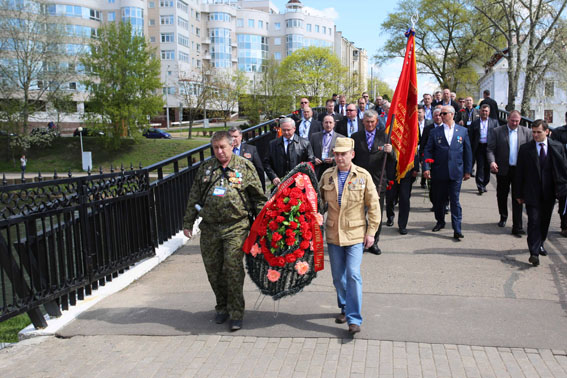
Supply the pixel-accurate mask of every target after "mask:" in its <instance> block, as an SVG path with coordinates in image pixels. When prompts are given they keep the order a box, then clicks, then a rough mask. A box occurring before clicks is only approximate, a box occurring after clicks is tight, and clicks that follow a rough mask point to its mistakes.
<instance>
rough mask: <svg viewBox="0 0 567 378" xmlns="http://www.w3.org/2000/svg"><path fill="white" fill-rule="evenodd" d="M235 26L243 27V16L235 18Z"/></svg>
mask: <svg viewBox="0 0 567 378" xmlns="http://www.w3.org/2000/svg"><path fill="white" fill-rule="evenodd" d="M236 27H237V28H243V27H244V19H243V18H237V19H236Z"/></svg>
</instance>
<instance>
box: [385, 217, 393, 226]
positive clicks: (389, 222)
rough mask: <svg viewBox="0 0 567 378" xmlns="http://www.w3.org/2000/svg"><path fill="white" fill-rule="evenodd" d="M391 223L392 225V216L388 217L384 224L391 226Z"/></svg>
mask: <svg viewBox="0 0 567 378" xmlns="http://www.w3.org/2000/svg"><path fill="white" fill-rule="evenodd" d="M393 225H394V217H388V220H387V221H386V226H388V227H392V226H393Z"/></svg>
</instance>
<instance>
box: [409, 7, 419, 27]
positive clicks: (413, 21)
mask: <svg viewBox="0 0 567 378" xmlns="http://www.w3.org/2000/svg"><path fill="white" fill-rule="evenodd" d="M410 20H411V28H412V29H413V30H414V31H415V24H417V21H419V13H417V11H415V13H414V14H413V15H412V16H411V19H410Z"/></svg>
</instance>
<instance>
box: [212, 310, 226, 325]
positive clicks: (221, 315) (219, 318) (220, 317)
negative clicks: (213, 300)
mask: <svg viewBox="0 0 567 378" xmlns="http://www.w3.org/2000/svg"><path fill="white" fill-rule="evenodd" d="M226 319H228V313H226V312H217V313H216V315H215V323H217V324H222V323H224V322H226Z"/></svg>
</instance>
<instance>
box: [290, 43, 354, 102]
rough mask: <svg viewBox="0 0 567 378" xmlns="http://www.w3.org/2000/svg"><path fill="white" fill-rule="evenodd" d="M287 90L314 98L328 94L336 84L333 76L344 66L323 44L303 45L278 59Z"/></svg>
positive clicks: (297, 94) (341, 74)
mask: <svg viewBox="0 0 567 378" xmlns="http://www.w3.org/2000/svg"><path fill="white" fill-rule="evenodd" d="M281 72H282V75H283V77H285V78H286V84H287V88H288V91H289V93H292V94H294V95H296V96H307V97H311V98H313V99H318V100H319V103H321V100H322V99H323V98H328V97H330V96H331V94H332V93H333V89H334V88H336V78H337V77H341V76H343V74H344V73H345V72H347V68H346V67H344V66H343V65H341V62H340V60H339V58H338V57H337V56H336V55H335V54H333V52H332V51H331V49H329V48H326V47H306V48H302V49H299V50H296V51H295V52H294V53H293V54H291V55H288V56H287V57H286V58H285V59H284V60H283V61H282V63H281Z"/></svg>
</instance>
